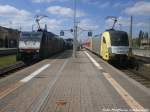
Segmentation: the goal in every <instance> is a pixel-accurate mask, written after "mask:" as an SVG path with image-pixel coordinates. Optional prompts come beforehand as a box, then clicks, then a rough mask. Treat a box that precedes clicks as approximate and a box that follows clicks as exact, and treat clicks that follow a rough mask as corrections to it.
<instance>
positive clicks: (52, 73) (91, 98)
mask: <svg viewBox="0 0 150 112" xmlns="http://www.w3.org/2000/svg"><path fill="white" fill-rule="evenodd" d="M71 56H72V51H65V52H64V53H61V54H60V55H58V56H56V57H53V58H50V59H46V60H43V61H41V62H39V63H37V64H35V65H33V66H30V67H28V68H25V69H23V70H20V71H18V72H17V73H14V74H11V75H10V76H8V77H6V78H4V79H0V112H133V111H135V112H136V111H137V112H149V110H150V90H149V89H148V88H145V87H144V86H142V85H141V84H139V83H138V82H136V81H134V80H132V79H130V78H129V77H127V76H126V75H125V74H124V73H122V72H120V71H119V70H117V69H115V68H113V67H112V66H111V65H109V64H108V63H106V62H105V61H103V60H101V59H100V58H99V57H98V56H95V55H94V54H92V53H90V52H89V51H85V50H82V51H78V52H77V58H75V59H74V58H72V57H71Z"/></svg>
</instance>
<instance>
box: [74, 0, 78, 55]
mask: <svg viewBox="0 0 150 112" xmlns="http://www.w3.org/2000/svg"><path fill="white" fill-rule="evenodd" d="M76 32H77V31H76V0H74V39H73V58H76V38H77V35H76Z"/></svg>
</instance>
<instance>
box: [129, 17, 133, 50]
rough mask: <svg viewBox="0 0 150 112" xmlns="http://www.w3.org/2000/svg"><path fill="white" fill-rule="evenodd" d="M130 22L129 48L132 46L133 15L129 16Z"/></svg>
mask: <svg viewBox="0 0 150 112" xmlns="http://www.w3.org/2000/svg"><path fill="white" fill-rule="evenodd" d="M130 21H131V23H130V39H129V41H130V42H129V44H130V49H131V48H132V27H133V17H132V16H131V20H130Z"/></svg>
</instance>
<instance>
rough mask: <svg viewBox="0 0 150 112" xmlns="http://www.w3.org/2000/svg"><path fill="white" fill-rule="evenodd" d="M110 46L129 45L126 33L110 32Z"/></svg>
mask: <svg viewBox="0 0 150 112" xmlns="http://www.w3.org/2000/svg"><path fill="white" fill-rule="evenodd" d="M111 45H112V46H129V40H128V35H127V34H126V33H120V32H118V33H112V34H111Z"/></svg>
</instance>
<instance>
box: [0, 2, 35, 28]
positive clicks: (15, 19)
mask: <svg viewBox="0 0 150 112" xmlns="http://www.w3.org/2000/svg"><path fill="white" fill-rule="evenodd" d="M0 16H1V18H0V25H1V26H4V27H13V28H15V29H19V27H20V26H21V25H25V26H28V25H31V24H32V23H33V18H32V14H31V13H30V12H28V11H26V10H23V9H17V8H16V7H13V6H10V5H0ZM31 21H32V23H31Z"/></svg>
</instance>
